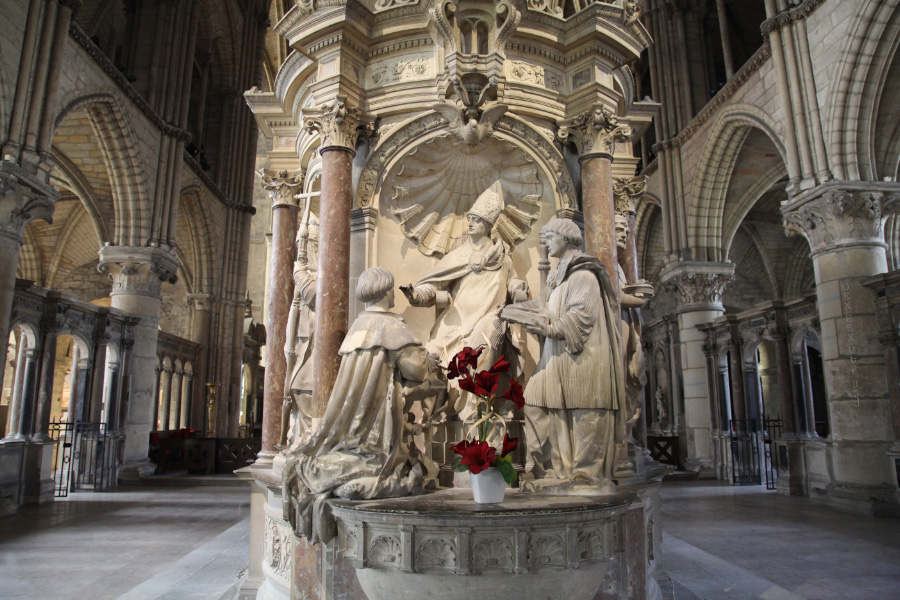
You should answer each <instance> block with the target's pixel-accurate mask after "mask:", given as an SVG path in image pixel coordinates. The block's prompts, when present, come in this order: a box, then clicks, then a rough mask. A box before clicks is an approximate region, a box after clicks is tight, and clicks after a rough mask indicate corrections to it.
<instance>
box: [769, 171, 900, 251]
mask: <svg viewBox="0 0 900 600" xmlns="http://www.w3.org/2000/svg"><path fill="white" fill-rule="evenodd" d="M877 185H878V184H873V186H872V187H873V188H875V189H845V188H839V187H834V188H831V189H827V190H826V191H825V192H824V193H822V194H820V195H811V196H807V197H801V198H798V199H797V200H795V201H792V202H789V203H787V204H785V205H784V206H782V208H781V213H782V215H783V216H784V228H785V230H786V231H787V234H788V236H791V235H796V234H799V235H802V236H803V237H805V238H806V240H807V241H808V242H809V245H810V248H811V249H812V254H813V255H815V254H817V253H819V252H824V251H828V250H832V249H836V248H839V247H842V246H847V245H858V244H861V243H862V244H875V245H884V232H883V231H882V225H883V222H884V218H883V217H884V216H886V215H887V213H889V212H896V211H897V210H898V209H900V190H897V189H878V187H877ZM891 187H896V186H891Z"/></svg>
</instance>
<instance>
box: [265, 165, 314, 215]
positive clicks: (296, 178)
mask: <svg viewBox="0 0 900 600" xmlns="http://www.w3.org/2000/svg"><path fill="white" fill-rule="evenodd" d="M259 176H260V179H262V185H263V187H264V188H265V189H266V191H267V192H269V197H270V198H271V199H272V207H273V208H275V207H278V206H297V194H299V193H300V192H302V191H303V177H304V172H303V171H294V172H293V173H288V172H287V171H286V170H284V169H282V170H281V171H278V172H277V173H274V172H272V171H261V172H259Z"/></svg>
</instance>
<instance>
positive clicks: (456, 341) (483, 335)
mask: <svg viewBox="0 0 900 600" xmlns="http://www.w3.org/2000/svg"><path fill="white" fill-rule="evenodd" d="M502 211H503V190H502V187H501V185H500V182H499V181H497V182H496V183H494V185H492V186H491V187H489V188H488V189H487V190H485V191H484V192H483V193H482V194H481V195H480V196H479V197H478V199H477V200H476V201H475V203H474V204H473V205H472V208H471V209H470V210H469V212H468V214H467V215H466V218H467V220H468V230H467V231H468V236H469V238H468V240H467V241H466V242H465V243H463V245H462V246H460V247H459V248H456V249H454V250H452V251H450V252H448V253H447V254H446V255H445V256H444V257H443V258H442V259H441V260H440V262H439V263H438V264H437V266H436V267H435V268H434V269H432V270H431V271H429V272H428V273H426V274H425V275H424V276H423V277H422V278H420V279H419V280H418V281H417V282H415V283H414V284H412V285H404V286H400V290H401V291H402V292H403V293H404V294H405V295H406V297H407V299H408V300H409V303H410V304H411V305H412V306H436V307H437V308H439V309H442V310H441V312H440V314H439V315H438V317H437V320H436V321H435V324H434V327H433V328H432V330H431V339H429V340H428V342H427V343H426V344H425V348H427V349H428V352H430V353H433V354H436V355H437V356H438V357H439V360H440V362H441V364H444V365H446V364H448V363H449V362H450V359H451V358H453V356H454V355H456V354H457V353H458V352H460V351H461V350H462V349H463V348H464V347H466V346H469V347H472V348H479V347H480V348H483V351H482V353H481V356H480V360H479V365H478V369H482V368H485V367H484V365H487V366H488V367H489V366H490V365H492V364H494V361H495V360H496V359H497V358H498V357H499V355H500V354H501V353H502V350H501V347H502V344H503V340H504V337H505V334H506V324H505V323H504V322H503V321H502V320H500V310H501V309H502V308H503V307H504V306H506V305H507V304H508V297H509V296H510V295H515V296H517V299H518V300H525V299H526V298H527V285H525V282H524V281H521V280H518V279H514V273H513V264H512V259H511V258H510V256H509V253H510V249H509V246H507V244H506V243H505V242H503V241H502V240H500V239H497V238H494V239H492V238H491V229H492V228H493V226H494V223H496V222H497V217H499V216H500V213H501V212H502ZM467 398H468V394H465V393H460V391H459V390H458V389H453V390H452V392H451V399H450V400H449V401H448V406H447V407H446V409H445V410H446V413H447V415H448V417H449V416H452V415H454V414H459V416H460V417H461V418H462V420H465V419H466V417H467V416H468V415H469V414H470V413H471V406H470V404H471V403H469V402H467Z"/></svg>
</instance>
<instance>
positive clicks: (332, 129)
mask: <svg viewBox="0 0 900 600" xmlns="http://www.w3.org/2000/svg"><path fill="white" fill-rule="evenodd" d="M303 127H304V129H306V131H307V133H310V134H312V133H318V134H319V135H320V136H321V137H322V145H321V147H322V149H323V150H324V149H326V148H344V149H346V150H350V151H351V152H352V151H354V150H355V148H356V139H357V137H359V130H360V127H362V128H364V129H366V130H367V132H368V133H371V132H372V131H374V127H373V125H372V123H371V120H369V119H366V118H365V117H364V116H363V114H362V112H361V111H360V110H359V108H357V107H355V106H349V105H348V102H347V97H346V96H343V95H338V96H337V97H336V98H335V99H334V100H332V101H331V102H328V103H326V104H322V105H320V106H319V108H316V109H304V110H303Z"/></svg>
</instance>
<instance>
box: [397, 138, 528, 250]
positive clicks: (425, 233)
mask: <svg viewBox="0 0 900 600" xmlns="http://www.w3.org/2000/svg"><path fill="white" fill-rule="evenodd" d="M401 164H402V166H401V167H400V170H399V171H398V172H397V173H396V175H394V177H393V181H392V184H393V188H394V195H393V198H392V199H391V211H392V212H393V214H394V216H395V217H397V219H398V220H399V222H400V227H401V229H402V230H403V233H404V234H405V235H406V237H408V238H409V239H411V240H413V241H415V242H417V243H418V246H419V250H420V251H421V252H422V253H423V254H427V255H429V256H430V255H433V254H438V255H443V254H446V253H448V252H450V251H451V250H453V249H454V248H457V247H458V246H459V245H460V244H462V243H463V241H464V240H465V236H466V227H467V222H466V213H467V212H468V211H469V209H470V208H471V207H472V205H473V204H474V203H475V200H476V199H477V198H478V196H479V195H480V194H481V192H483V191H484V190H486V189H487V188H488V187H490V186H491V185H492V184H493V183H494V182H495V181H497V179H500V183H501V185H502V186H503V201H504V203H505V205H506V206H505V207H504V209H503V213H501V214H500V216H499V217H498V218H497V222H496V223H495V224H494V228H493V231H492V234H491V235H492V236H494V237H500V238H501V239H502V240H503V241H505V242H506V243H508V244H509V245H510V246H513V245H515V243H516V242H519V241H521V240H523V239H525V236H527V235H528V232H529V231H530V229H531V224H532V223H534V221H535V220H537V218H538V215H539V213H540V205H539V200H540V197H541V193H542V191H543V185H542V184H541V182H540V180H539V179H538V171H537V165H536V164H535V163H534V161H532V160H531V159H530V158H529V157H528V156H527V155H526V154H525V152H524V151H523V150H522V149H521V148H518V147H516V146H515V145H513V144H512V143H510V142H507V141H504V140H500V139H497V138H495V137H488V138H486V139H485V140H484V141H483V142H481V143H478V144H476V145H474V146H470V145H467V144H465V143H463V142H461V141H460V140H459V138H457V137H456V136H454V135H449V134H448V135H443V136H439V137H436V138H432V139H431V140H428V141H427V142H424V143H422V144H420V145H419V146H418V147H416V148H415V149H414V150H413V151H412V152H411V153H409V154H408V155H407V156H405V157H404V158H403V159H402V163H401Z"/></svg>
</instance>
